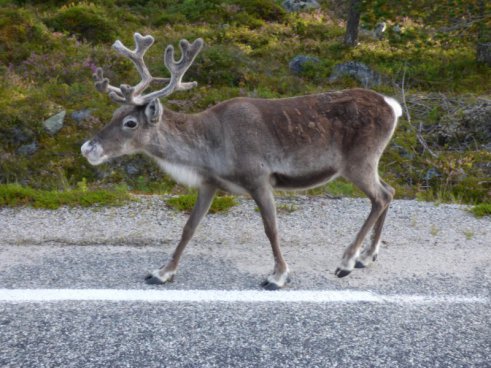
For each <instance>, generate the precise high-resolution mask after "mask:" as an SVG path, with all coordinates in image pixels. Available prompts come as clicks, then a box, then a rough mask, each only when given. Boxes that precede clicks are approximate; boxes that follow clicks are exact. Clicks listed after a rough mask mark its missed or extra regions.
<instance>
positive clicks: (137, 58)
mask: <svg viewBox="0 0 491 368" xmlns="http://www.w3.org/2000/svg"><path fill="white" fill-rule="evenodd" d="M134 39H135V45H136V48H135V50H130V49H128V48H127V47H126V46H124V45H123V43H122V42H121V41H119V40H117V41H116V42H114V44H113V48H114V49H115V50H116V51H118V52H119V53H120V54H121V55H123V56H125V57H127V58H128V59H130V60H131V61H132V62H133V64H135V66H136V69H137V71H138V73H139V74H140V76H141V78H142V79H141V81H140V83H138V84H137V85H136V86H134V87H129V86H127V85H125V91H124V93H123V94H124V95H125V98H126V102H127V103H129V104H136V101H134V99H135V98H136V97H138V96H139V95H140V94H141V93H142V92H143V91H144V90H145V89H147V88H148V86H149V85H150V83H152V81H153V80H154V78H153V77H152V76H151V74H150V72H149V70H148V68H147V66H146V65H145V62H144V61H143V56H144V55H145V53H146V52H147V50H148V49H149V48H150V47H151V46H152V45H153V43H154V38H153V37H152V36H150V35H149V36H142V35H141V34H140V33H135V34H134ZM122 89H123V88H121V90H122Z"/></svg>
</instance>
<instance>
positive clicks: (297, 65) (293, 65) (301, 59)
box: [288, 55, 320, 74]
mask: <svg viewBox="0 0 491 368" xmlns="http://www.w3.org/2000/svg"><path fill="white" fill-rule="evenodd" d="M319 62H320V60H319V59H317V58H316V57H313V56H305V55H297V56H295V57H294V58H293V59H292V60H291V61H290V62H289V63H288V67H289V68H290V71H291V72H292V73H294V74H301V73H302V72H303V71H304V66H305V64H307V63H313V64H317V63H319Z"/></svg>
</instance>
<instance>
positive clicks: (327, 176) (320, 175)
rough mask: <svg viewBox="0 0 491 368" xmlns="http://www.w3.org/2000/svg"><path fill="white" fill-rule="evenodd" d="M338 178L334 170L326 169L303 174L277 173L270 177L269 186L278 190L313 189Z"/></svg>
mask: <svg viewBox="0 0 491 368" xmlns="http://www.w3.org/2000/svg"><path fill="white" fill-rule="evenodd" d="M336 176H338V172H337V170H335V169H332V168H327V169H324V170H320V171H315V172H305V173H279V172H275V173H273V174H272V175H271V185H272V186H273V187H274V188H278V189H286V190H287V189H308V188H313V187H316V186H319V185H322V184H325V183H327V182H328V181H330V180H332V179H334V178H335V177H336Z"/></svg>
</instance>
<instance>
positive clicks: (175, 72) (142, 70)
mask: <svg viewBox="0 0 491 368" xmlns="http://www.w3.org/2000/svg"><path fill="white" fill-rule="evenodd" d="M134 38H135V45H136V49H135V50H129V49H128V48H126V47H125V46H124V45H123V44H122V43H121V41H119V40H118V41H116V42H115V43H114V44H113V48H114V49H115V50H116V51H117V52H119V53H120V54H121V55H123V56H125V57H127V58H129V59H130V60H131V61H132V62H133V64H135V66H136V69H137V70H138V73H139V74H140V76H141V81H140V83H138V84H137V85H136V86H129V85H127V84H122V85H121V86H120V87H119V88H118V87H114V86H112V85H110V84H109V79H107V78H105V77H104V74H103V71H102V69H101V68H98V69H97V71H96V73H95V74H94V79H95V85H96V88H97V89H98V90H99V91H100V92H104V93H108V94H109V97H110V98H111V99H112V100H113V101H115V102H117V103H120V104H122V105H123V106H121V107H120V108H118V109H117V110H116V111H115V112H114V114H113V117H112V119H111V121H110V123H109V124H108V125H106V126H105V127H104V128H103V129H102V130H101V131H100V132H99V133H98V134H97V135H96V136H95V137H94V138H93V139H91V140H89V141H87V142H85V143H84V144H83V145H82V148H81V150H82V155H84V156H85V157H86V158H87V160H88V161H89V162H90V163H91V164H92V165H99V164H101V163H103V162H105V161H107V160H108V159H110V158H114V157H118V156H122V155H126V154H131V153H136V152H140V151H142V148H143V147H144V146H145V144H147V143H148V142H149V141H150V139H151V138H152V136H153V135H154V134H156V133H157V132H156V131H157V129H158V124H159V123H160V122H161V120H162V114H163V106H162V104H161V103H160V101H159V98H160V97H166V96H169V95H170V94H171V93H173V92H174V91H185V90H188V89H191V88H193V87H195V86H196V85H197V83H196V82H187V83H186V82H182V77H183V76H184V73H186V71H187V70H188V68H189V67H190V66H191V64H192V63H193V61H194V59H195V58H196V56H197V55H198V53H199V52H200V50H201V48H202V47H203V40H202V39H201V38H198V39H197V40H195V41H194V42H193V43H192V44H190V43H189V42H188V41H186V40H181V41H180V43H179V46H180V48H181V55H182V56H181V59H180V60H179V61H175V59H174V47H172V45H169V46H167V48H166V49H165V54H164V64H165V66H166V67H167V69H168V70H169V71H170V78H154V77H152V76H151V74H150V72H149V70H148V68H147V66H146V65H145V62H144V61H143V56H144V55H145V52H146V51H147V50H148V49H149V48H150V47H151V46H152V44H153V42H154V39H153V37H152V36H142V35H141V34H139V33H135V35H134ZM154 82H160V83H162V82H164V83H167V85H166V86H165V87H164V88H162V89H160V90H157V91H153V92H150V93H148V94H146V95H143V92H144V91H145V90H146V89H147V88H148V87H149V86H150V84H152V83H154Z"/></svg>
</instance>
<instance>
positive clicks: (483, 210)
mask: <svg viewBox="0 0 491 368" xmlns="http://www.w3.org/2000/svg"><path fill="white" fill-rule="evenodd" d="M471 212H472V213H473V214H474V215H475V216H476V217H484V216H491V203H480V204H477V205H475V206H473V207H472V208H471Z"/></svg>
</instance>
